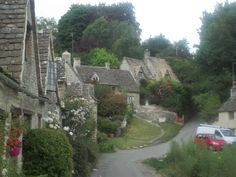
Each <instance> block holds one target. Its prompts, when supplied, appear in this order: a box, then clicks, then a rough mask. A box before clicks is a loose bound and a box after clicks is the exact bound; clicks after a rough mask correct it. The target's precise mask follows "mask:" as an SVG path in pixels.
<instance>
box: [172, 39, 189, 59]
mask: <svg viewBox="0 0 236 177" xmlns="http://www.w3.org/2000/svg"><path fill="white" fill-rule="evenodd" d="M174 47H175V55H176V56H177V57H182V58H187V57H190V51H189V47H188V41H187V40H186V39H181V40H179V41H177V42H175V43H174Z"/></svg>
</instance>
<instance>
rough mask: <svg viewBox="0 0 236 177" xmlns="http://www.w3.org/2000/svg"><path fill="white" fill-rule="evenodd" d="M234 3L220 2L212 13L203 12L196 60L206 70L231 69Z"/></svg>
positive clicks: (235, 39)
mask: <svg viewBox="0 0 236 177" xmlns="http://www.w3.org/2000/svg"><path fill="white" fill-rule="evenodd" d="M235 22H236V3H228V2H226V3H225V4H220V5H218V7H217V8H216V9H215V11H214V12H213V13H207V12H205V13H204V14H203V17H202V26H201V28H200V33H199V35H200V45H199V51H198V53H197V54H198V55H197V56H198V57H197V59H198V61H199V63H200V64H201V65H202V67H203V68H204V69H207V70H208V72H211V73H215V74H219V73H220V72H222V71H223V70H224V69H227V70H231V67H232V63H233V62H235V61H236V23H235Z"/></svg>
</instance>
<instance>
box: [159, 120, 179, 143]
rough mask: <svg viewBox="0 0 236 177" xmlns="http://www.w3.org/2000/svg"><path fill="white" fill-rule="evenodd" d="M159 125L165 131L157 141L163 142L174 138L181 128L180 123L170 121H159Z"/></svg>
mask: <svg viewBox="0 0 236 177" xmlns="http://www.w3.org/2000/svg"><path fill="white" fill-rule="evenodd" d="M160 127H161V128H162V129H163V130H164V132H165V133H164V135H163V136H162V137H160V139H159V140H158V142H159V143H164V142H167V141H169V140H170V139H172V138H174V137H175V136H176V135H177V134H178V133H179V131H180V130H181V128H182V126H181V125H178V124H175V123H170V122H165V123H160Z"/></svg>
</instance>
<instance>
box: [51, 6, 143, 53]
mask: <svg viewBox="0 0 236 177" xmlns="http://www.w3.org/2000/svg"><path fill="white" fill-rule="evenodd" d="M100 17H101V18H100ZM99 18H100V19H99ZM106 21H107V22H106ZM113 21H117V22H126V23H128V24H129V25H130V26H132V27H133V28H134V30H135V31H136V33H137V35H138V37H139V35H140V32H141V30H140V29H139V24H138V23H137V22H136V18H135V15H134V7H133V5H132V4H131V3H119V4H112V5H109V6H107V5H105V4H99V5H98V6H91V5H72V6H71V8H70V10H69V11H68V12H67V13H66V14H65V15H63V16H62V18H61V19H60V20H59V23H58V35H57V42H56V44H57V45H56V49H57V50H58V51H61V52H62V51H63V50H65V49H71V42H72V35H71V34H72V33H73V44H74V48H75V51H77V52H81V51H86V50H87V51H88V50H90V48H89V47H107V46H108V47H109V44H111V40H108V39H111V37H112V36H111V35H109V37H107V35H108V34H109V32H108V33H107V31H103V30H110V29H111V28H108V26H107V25H108V23H109V24H110V23H112V22H113ZM99 24H100V25H102V26H99ZM97 27H98V29H96V28H97ZM94 28H95V29H94ZM112 32H115V31H112ZM96 34H102V36H101V37H99V36H98V35H96ZM83 35H84V36H83ZM103 35H105V36H104V37H103ZM88 37H89V39H88ZM92 37H96V38H95V39H91V38H92ZM86 39H88V40H86ZM105 39H107V40H108V43H105V42H106V40H105ZM103 40H105V41H103ZM112 40H113V38H112ZM97 42H98V43H97ZM82 44H86V46H87V47H85V50H84V49H83V45H82ZM101 44H103V45H104V44H105V45H104V46H103V45H101ZM100 45H101V46H100ZM81 47H82V48H81ZM81 49H83V50H81Z"/></svg>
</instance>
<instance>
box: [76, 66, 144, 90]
mask: <svg viewBox="0 0 236 177" xmlns="http://www.w3.org/2000/svg"><path fill="white" fill-rule="evenodd" d="M76 69H77V72H78V75H79V76H80V78H81V79H82V82H84V83H91V82H92V81H91V77H92V76H93V75H94V74H96V75H97V76H98V77H99V84H101V85H109V86H118V87H120V88H121V89H122V90H125V91H128V92H139V87H138V85H137V84H136V82H135V81H134V79H133V77H132V76H131V74H130V72H129V71H123V70H119V69H106V68H102V67H91V66H79V67H76Z"/></svg>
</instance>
